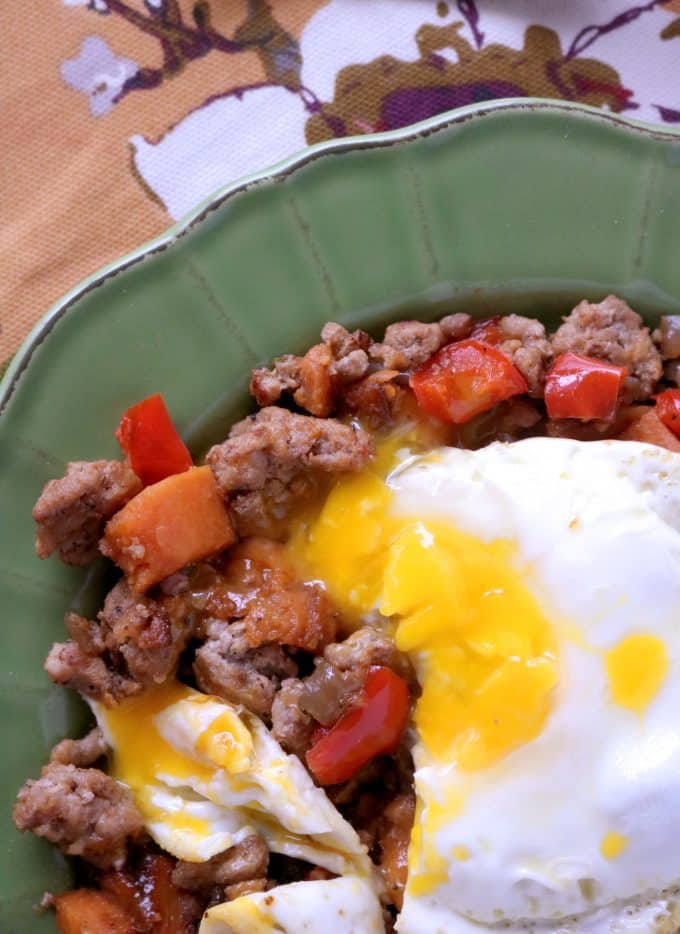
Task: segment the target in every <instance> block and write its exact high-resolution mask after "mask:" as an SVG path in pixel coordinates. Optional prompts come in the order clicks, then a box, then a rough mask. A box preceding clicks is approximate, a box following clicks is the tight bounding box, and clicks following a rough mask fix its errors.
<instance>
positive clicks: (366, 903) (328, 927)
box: [199, 876, 384, 934]
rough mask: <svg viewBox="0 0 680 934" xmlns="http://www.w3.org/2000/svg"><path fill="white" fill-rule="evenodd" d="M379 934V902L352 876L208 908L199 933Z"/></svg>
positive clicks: (280, 888)
mask: <svg viewBox="0 0 680 934" xmlns="http://www.w3.org/2000/svg"><path fill="white" fill-rule="evenodd" d="M272 931H276V932H280V934H303V932H304V931H309V932H318V931H323V932H324V934H382V932H383V931H384V926H383V918H382V911H381V908H380V902H379V901H378V898H377V896H376V894H375V892H374V891H373V889H372V887H371V886H370V885H369V884H368V883H367V882H366V881H365V880H364V879H359V878H357V877H356V876H354V877H351V876H346V877H345V878H341V879H331V880H328V881H321V880H319V881H314V882H293V883H292V884H291V885H280V886H278V887H277V888H275V889H272V890H271V891H270V892H257V893H255V894H253V895H242V896H241V897H240V898H236V899H234V900H233V901H231V902H226V903H225V904H223V905H216V906H215V907H214V908H210V909H208V911H207V912H206V913H205V915H204V916H203V921H202V922H201V927H200V929H199V934H270V932H272Z"/></svg>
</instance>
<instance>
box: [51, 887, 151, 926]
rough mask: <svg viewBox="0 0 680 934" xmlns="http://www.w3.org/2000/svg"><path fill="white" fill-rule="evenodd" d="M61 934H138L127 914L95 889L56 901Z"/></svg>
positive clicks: (74, 892)
mask: <svg viewBox="0 0 680 934" xmlns="http://www.w3.org/2000/svg"><path fill="white" fill-rule="evenodd" d="M54 905H55V908H56V911H57V930H58V931H59V934H135V930H136V929H135V926H134V923H133V921H132V919H131V918H130V916H129V915H128V913H127V912H126V911H125V910H124V909H123V908H121V907H120V906H119V905H117V904H116V903H115V902H114V901H113V899H111V898H110V897H109V896H108V895H105V894H104V893H103V892H97V891H96V890H95V889H74V890H73V891H72V892H65V893H64V894H63V895H59V896H57V898H55V900H54Z"/></svg>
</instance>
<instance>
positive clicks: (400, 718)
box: [307, 667, 409, 785]
mask: <svg viewBox="0 0 680 934" xmlns="http://www.w3.org/2000/svg"><path fill="white" fill-rule="evenodd" d="M408 711H409V689H408V685H407V684H406V682H405V681H404V679H403V678H400V677H399V675H396V674H395V673H394V672H393V671H392V669H391V668H385V667H375V668H371V669H370V670H369V672H368V675H367V676H366V681H365V683H364V688H363V691H362V695H361V699H360V700H359V703H357V704H356V706H354V707H352V709H351V710H349V711H348V712H347V713H346V714H344V715H343V716H342V717H340V719H339V720H338V721H337V722H336V723H335V724H334V725H333V726H332V727H331V728H330V729H329V730H327V731H325V732H324V733H322V734H321V735H320V736H318V738H317V739H316V742H315V743H314V745H313V746H312V747H311V749H310V750H309V751H308V753H307V765H308V766H309V769H310V771H311V772H312V774H313V775H314V776H315V777H316V779H317V781H318V782H319V783H320V784H321V785H336V784H337V783H338V782H344V781H346V780H347V779H348V778H351V776H352V775H354V773H355V772H356V771H358V769H360V768H361V766H362V765H364V764H365V763H366V762H368V761H369V760H370V759H373V758H374V757H375V756H379V755H382V754H383V753H389V752H393V751H394V749H395V748H396V747H397V745H398V744H399V740H400V739H401V734H402V733H403V732H404V728H405V726H406V721H407V720H408Z"/></svg>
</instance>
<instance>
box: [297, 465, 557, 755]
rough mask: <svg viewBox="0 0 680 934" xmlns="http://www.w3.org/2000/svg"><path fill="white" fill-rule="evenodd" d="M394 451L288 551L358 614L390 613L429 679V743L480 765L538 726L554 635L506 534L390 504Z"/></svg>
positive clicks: (424, 736) (400, 642)
mask: <svg viewBox="0 0 680 934" xmlns="http://www.w3.org/2000/svg"><path fill="white" fill-rule="evenodd" d="M390 455H391V456H390ZM393 455H394V449H393V448H392V451H391V452H390V451H387V452H385V451H381V452H380V453H379V456H378V460H377V462H376V464H375V465H374V466H373V467H372V468H370V469H369V470H367V471H364V472H363V473H362V474H359V475H357V476H354V477H350V478H347V479H343V480H341V481H339V482H338V483H337V484H336V485H335V486H334V488H333V489H332V490H331V492H330V494H329V495H328V497H327V499H326V501H325V503H324V504H323V506H322V508H321V510H320V512H319V514H318V515H317V517H316V518H315V519H312V520H311V521H308V522H306V523H303V524H301V526H300V527H299V528H298V529H297V531H296V533H295V534H294V536H293V539H292V541H291V545H290V547H291V551H292V553H293V554H294V556H295V557H296V559H297V560H298V561H299V562H300V563H301V564H302V567H303V569H304V571H305V573H308V574H310V575H311V576H313V577H317V578H320V579H322V580H323V581H324V582H325V584H326V586H327V587H328V589H329V591H330V593H331V595H332V596H333V597H334V599H335V600H336V601H337V602H338V603H339V604H340V605H341V607H342V608H343V609H344V611H345V614H346V615H347V616H348V617H349V618H350V619H353V620H354V621H356V622H358V621H359V620H360V618H361V617H362V616H363V615H365V614H367V613H369V612H370V611H371V610H375V609H378V610H379V611H380V613H381V614H382V615H383V616H387V617H390V618H391V619H392V621H393V623H394V634H395V641H396V644H397V646H398V647H399V648H400V649H401V650H402V651H404V652H408V653H410V654H411V657H412V658H413V659H414V662H415V664H416V668H417V670H418V675H419V680H420V683H421V684H422V685H423V693H422V696H421V697H420V699H419V701H418V704H417V706H416V711H415V721H416V726H417V728H418V733H419V736H420V738H421V740H422V742H423V744H424V745H425V747H426V748H427V750H428V751H429V752H430V754H431V755H432V756H434V757H436V758H438V759H440V760H441V761H456V762H457V763H458V764H459V765H460V766H461V767H462V768H464V769H477V768H483V767H485V766H487V765H489V764H491V763H492V762H494V761H496V760H497V759H498V758H500V757H502V756H503V755H505V754H507V753H509V752H510V751H511V750H512V749H514V748H516V747H517V746H519V745H521V744H522V743H526V742H528V741H529V740H531V739H533V738H534V737H536V736H537V735H538V734H539V733H540V731H541V727H542V725H543V723H544V721H545V718H546V717H547V715H548V712H549V708H550V695H551V691H552V689H553V688H554V687H555V685H556V683H557V679H558V671H557V661H556V650H555V639H554V634H553V631H552V629H551V627H550V625H549V623H548V622H547V620H546V619H545V617H544V616H543V613H542V612H541V609H540V607H539V605H538V603H537V601H536V600H535V599H534V597H533V596H532V595H531V593H530V592H529V590H528V588H527V587H526V586H525V584H524V581H523V578H522V574H521V570H520V568H519V565H518V562H517V560H516V554H515V550H514V548H513V546H512V545H511V544H510V543H509V542H506V541H495V542H491V543H485V542H482V541H480V540H478V539H476V538H474V537H473V536H470V535H467V534H465V533H463V532H461V531H460V530H459V529H457V528H455V527H454V526H453V525H451V524H449V523H447V522H443V521H440V520H437V519H436V518H427V517H424V518H420V519H413V518H411V517H403V516H395V515H393V514H392V512H391V502H392V494H391V491H390V489H389V487H388V486H387V485H386V483H385V481H384V479H383V476H384V474H385V473H386V472H387V470H388V469H389V467H390V466H391V462H392V459H393ZM381 474H382V475H381Z"/></svg>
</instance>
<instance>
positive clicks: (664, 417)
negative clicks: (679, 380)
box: [656, 389, 680, 438]
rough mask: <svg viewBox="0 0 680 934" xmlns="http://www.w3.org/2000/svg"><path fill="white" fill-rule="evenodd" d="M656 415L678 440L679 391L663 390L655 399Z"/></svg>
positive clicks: (679, 418)
mask: <svg viewBox="0 0 680 934" xmlns="http://www.w3.org/2000/svg"><path fill="white" fill-rule="evenodd" d="M656 414H657V415H658V416H659V418H660V419H661V421H662V422H663V423H664V425H665V426H666V428H670V430H671V431H672V432H673V434H675V435H677V436H678V438H680V389H665V390H664V391H663V392H660V393H659V395H658V396H657V397H656Z"/></svg>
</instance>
